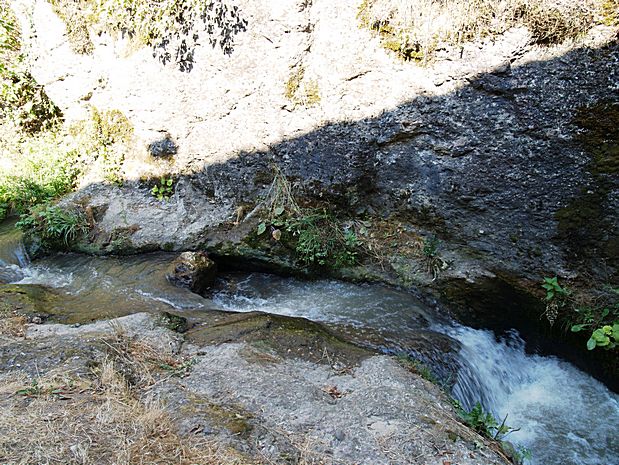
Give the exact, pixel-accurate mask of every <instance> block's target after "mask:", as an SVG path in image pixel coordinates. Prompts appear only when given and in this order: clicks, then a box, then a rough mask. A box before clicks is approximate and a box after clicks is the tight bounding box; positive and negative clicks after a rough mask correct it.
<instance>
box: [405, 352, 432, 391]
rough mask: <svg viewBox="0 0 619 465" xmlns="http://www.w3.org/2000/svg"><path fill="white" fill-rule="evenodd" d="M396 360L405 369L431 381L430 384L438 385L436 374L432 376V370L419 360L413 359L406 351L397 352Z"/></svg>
mask: <svg viewBox="0 0 619 465" xmlns="http://www.w3.org/2000/svg"><path fill="white" fill-rule="evenodd" d="M397 360H398V362H399V363H400V365H402V366H403V367H404V368H406V369H407V370H409V371H411V372H413V373H416V374H418V375H419V376H421V377H422V378H423V379H425V380H426V381H429V382H431V383H432V384H436V385H439V380H438V379H437V377H436V376H434V373H432V370H431V369H430V367H428V366H427V365H426V364H424V363H422V362H420V361H419V360H415V359H414V358H412V357H411V356H410V355H408V354H407V353H403V354H399V355H398V356H397Z"/></svg>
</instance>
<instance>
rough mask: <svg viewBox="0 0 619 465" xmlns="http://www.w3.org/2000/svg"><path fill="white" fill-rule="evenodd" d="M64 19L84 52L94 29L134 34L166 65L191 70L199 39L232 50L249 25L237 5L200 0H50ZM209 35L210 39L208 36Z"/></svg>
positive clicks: (74, 43) (71, 37) (76, 45)
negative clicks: (238, 35) (172, 64)
mask: <svg viewBox="0 0 619 465" xmlns="http://www.w3.org/2000/svg"><path fill="white" fill-rule="evenodd" d="M50 3H51V4H52V6H53V7H54V11H55V12H56V14H57V15H58V16H59V17H60V18H61V19H62V20H63V21H64V23H65V25H66V27H67V32H68V36H69V40H70V42H71V44H72V47H73V49H74V50H75V51H76V52H78V53H90V52H91V51H92V49H93V45H92V41H91V39H90V34H89V29H92V30H93V32H96V33H98V32H110V33H114V34H121V35H123V36H128V37H129V38H131V39H132V40H133V41H134V42H135V43H137V44H138V45H147V46H150V47H151V48H152V49H153V55H154V56H155V57H157V58H158V59H159V60H160V61H161V62H162V63H163V64H166V63H168V62H175V63H176V64H177V65H178V66H179V68H180V70H181V71H190V70H191V69H192V67H193V56H194V53H195V47H196V45H197V44H198V43H200V42H202V43H204V42H208V43H209V44H210V45H211V46H212V47H215V46H219V47H220V48H221V49H222V51H223V52H224V53H225V54H228V55H229V54H230V53H232V50H233V45H234V37H235V35H236V34H238V33H239V32H241V31H244V30H245V29H246V26H247V21H246V20H245V19H243V18H241V17H240V11H239V9H238V7H237V6H234V5H229V4H228V3H227V2H223V1H222V2H203V1H200V0H161V1H157V2H152V1H148V0H131V1H130V2H126V1H125V0H100V1H97V2H93V1H89V0H50ZM205 39H206V40H205Z"/></svg>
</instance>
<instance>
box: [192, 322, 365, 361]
mask: <svg viewBox="0 0 619 465" xmlns="http://www.w3.org/2000/svg"><path fill="white" fill-rule="evenodd" d="M205 317H206V319H207V321H206V322H205V323H204V324H203V325H202V326H200V327H196V328H195V329H192V330H190V331H189V332H188V333H187V338H188V340H189V341H192V342H195V343H197V344H199V345H209V344H223V343H227V342H241V341H242V342H249V343H253V344H254V348H255V349H256V350H259V349H260V347H261V346H260V344H262V347H265V348H267V349H268V351H269V352H273V353H275V354H277V355H279V356H280V357H296V358H300V359H303V360H308V361H311V362H314V363H327V364H329V365H332V366H333V365H335V364H338V365H344V366H354V365H358V364H359V363H360V362H361V360H363V359H364V358H366V357H368V356H369V355H371V353H370V352H369V351H367V350H365V349H362V348H360V347H358V346H356V345H354V344H351V343H349V342H347V341H345V340H344V339H342V338H341V337H340V336H338V335H336V334H334V333H332V332H331V331H329V330H327V329H326V328H325V327H324V326H322V325H320V324H318V323H314V322H312V321H309V320H306V319H305V318H290V317H284V316H278V315H270V314H265V313H257V312H252V313H240V314H239V313H226V312H215V311H211V312H208V314H206V315H205ZM257 343H259V344H258V345H256V344H257ZM267 353H268V352H267Z"/></svg>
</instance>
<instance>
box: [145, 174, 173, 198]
mask: <svg viewBox="0 0 619 465" xmlns="http://www.w3.org/2000/svg"><path fill="white" fill-rule="evenodd" d="M173 186H174V180H173V179H172V178H166V177H165V176H163V177H162V178H161V179H160V182H159V184H156V185H155V186H154V187H153V189H152V190H151V191H150V192H151V194H152V195H153V196H154V197H156V198H157V200H159V201H163V200H165V201H168V200H170V197H171V196H172V194H173V193H174V187H173Z"/></svg>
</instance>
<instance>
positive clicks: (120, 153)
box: [69, 107, 133, 186]
mask: <svg viewBox="0 0 619 465" xmlns="http://www.w3.org/2000/svg"><path fill="white" fill-rule="evenodd" d="M69 134H70V136H71V137H72V138H73V144H74V146H75V150H76V151H77V152H78V153H79V154H80V157H81V159H82V160H84V161H88V163H94V162H96V163H98V165H99V166H100V168H101V170H102V172H103V176H104V178H105V180H106V181H108V182H110V183H112V184H116V185H118V186H122V184H123V174H122V170H123V163H124V161H125V151H126V150H127V148H128V147H130V146H131V144H132V142H133V126H132V125H131V123H130V122H129V120H128V119H127V118H126V117H125V115H124V114H123V113H122V112H121V111H119V110H104V111H101V110H98V109H97V108H94V107H92V108H91V114H90V118H89V119H87V120H84V121H81V122H79V123H76V124H75V125H74V126H73V127H71V128H70V129H69Z"/></svg>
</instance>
